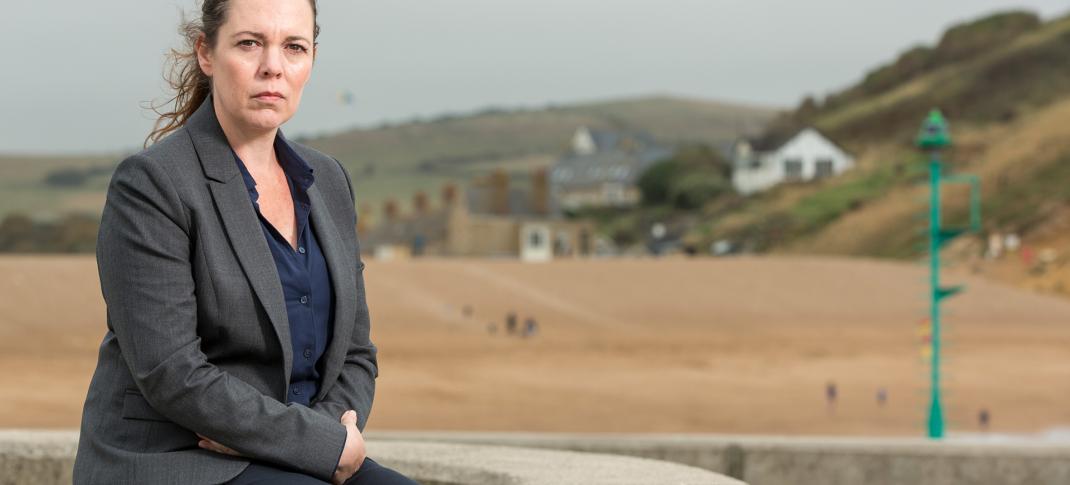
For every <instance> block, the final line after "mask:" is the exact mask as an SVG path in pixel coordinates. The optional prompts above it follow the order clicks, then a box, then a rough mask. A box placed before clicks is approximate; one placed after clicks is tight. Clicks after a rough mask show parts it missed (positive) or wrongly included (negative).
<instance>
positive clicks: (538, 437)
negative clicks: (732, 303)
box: [373, 432, 1070, 485]
mask: <svg viewBox="0 0 1070 485" xmlns="http://www.w3.org/2000/svg"><path fill="white" fill-rule="evenodd" d="M373 436H374V437H375V439H378V440H389V439H408V440H419V441H422V442H426V441H444V442H453V443H480V444H494V445H507V446H523V447H530V448H552V449H561V450H575V451H588V452H595V453H613V454H622V455H630V456H639V457H646V458H653V459H658V460H665V461H673V462H677V463H681V464H686V465H692V466H696V467H700V468H704V469H707V470H710V471H714V472H718V473H723V474H725V475H728V476H732V477H736V478H740V479H742V480H744V481H746V482H747V483H751V484H755V485H788V484H823V485H840V484H842V485H856V484H866V485H900V484H902V485H927V484H931V485H945V484H947V485H951V484H971V485H989V484H991V485H997V484H998V485H1011V484H1023V485H1024V484H1030V485H1034V484H1052V485H1055V484H1070V445H1054V444H1040V443H1038V444H1026V443H1019V444H1011V443H1002V444H1001V443H956V442H953V441H952V442H939V443H937V442H931V441H928V440H923V439H895V438H879V439H878V438H866V439H852V438H781V437H762V436H719V435H647V434H644V435H628V434H604V435H596V434H527V433H428V432H391V433H375V434H373Z"/></svg>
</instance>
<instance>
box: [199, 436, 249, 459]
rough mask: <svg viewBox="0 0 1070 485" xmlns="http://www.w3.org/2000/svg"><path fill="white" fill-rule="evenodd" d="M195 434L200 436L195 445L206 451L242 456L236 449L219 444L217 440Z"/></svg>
mask: <svg viewBox="0 0 1070 485" xmlns="http://www.w3.org/2000/svg"><path fill="white" fill-rule="evenodd" d="M197 436H198V437H200V438H201V441H199V442H197V446H200V447H201V448H204V449H206V450H208V451H214V452H216V453H222V454H224V455H232V456H244V455H242V454H241V453H238V452H237V451H234V450H232V449H230V448H227V447H226V446H223V445H221V444H219V443H218V442H217V441H214V440H211V439H208V438H206V437H205V436H204V435H202V434H200V433H197Z"/></svg>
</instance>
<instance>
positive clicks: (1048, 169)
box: [690, 18, 1070, 258]
mask: <svg viewBox="0 0 1070 485" xmlns="http://www.w3.org/2000/svg"><path fill="white" fill-rule="evenodd" d="M980 23H983V21H982V22H980ZM1004 40H1006V39H1004ZM1068 54H1070V18H1063V19H1057V20H1055V21H1052V22H1050V23H1048V24H1045V25H1042V26H1039V27H1037V28H1034V29H1029V30H1028V31H1026V32H1024V33H1021V34H1020V35H1017V36H1016V37H1014V38H1013V39H1011V40H1006V41H1005V42H1003V43H1002V44H1001V45H1000V47H998V48H992V49H986V50H984V51H983V52H979V53H977V54H976V55H973V56H970V57H968V58H965V59H961V60H959V61H957V62H951V63H948V64H946V65H942V66H934V67H933V68H930V69H929V70H927V71H926V72H924V73H921V74H919V75H916V76H912V77H909V78H907V79H905V80H904V81H903V82H901V83H899V84H897V85H894V86H890V87H888V88H887V89H884V90H882V91H881V92H878V93H874V94H872V95H869V96H859V95H857V92H858V91H860V88H858V87H856V88H852V90H851V91H853V93H852V96H845V97H848V98H850V99H851V101H850V102H849V103H842V102H841V103H838V104H837V103H830V106H826V107H824V108H823V109H820V110H818V111H817V112H816V113H810V114H809V116H808V118H809V119H808V121H809V122H811V123H813V124H815V125H817V126H818V127H819V128H820V129H822V130H823V131H825V132H826V133H829V134H831V136H832V137H833V138H835V139H836V140H837V141H839V142H840V143H842V144H844V145H845V146H847V147H848V148H849V149H850V150H853V151H854V152H855V154H856V155H857V156H858V161H859V166H858V167H857V168H856V169H855V170H853V171H851V172H849V173H847V174H845V175H844V176H842V177H839V178H836V179H833V180H828V181H824V182H820V183H814V184H803V185H794V186H785V187H780V188H778V189H776V190H773V191H771V192H769V193H766V194H763V195H761V196H758V197H754V198H751V199H748V200H746V201H745V202H743V203H742V207H741V208H740V209H738V210H734V211H731V212H729V213H722V212H718V209H719V208H718V207H710V208H708V211H709V212H708V216H709V219H708V220H707V223H706V224H704V225H702V226H700V227H699V228H698V229H697V230H696V231H694V233H693V234H691V236H690V237H691V238H692V239H693V240H695V241H696V242H700V243H708V242H709V241H712V240H715V239H718V238H722V237H729V238H735V239H744V240H746V241H748V242H749V244H750V246H751V247H752V248H753V249H756V250H765V251H774V252H807V253H834V254H853V255H867V256H886V257H908V258H909V257H913V256H916V255H918V254H920V252H919V250H918V243H920V242H921V240H920V237H919V232H920V230H921V229H923V228H924V221H923V220H921V219H919V218H918V216H919V215H921V214H924V212H923V211H924V208H925V205H924V204H925V199H924V197H925V194H926V192H927V187H926V186H919V185H918V183H919V182H923V181H924V180H925V179H924V176H925V175H924V170H925V168H924V165H923V164H922V158H921V156H920V155H919V154H918V153H917V152H916V151H915V150H914V149H913V147H912V146H911V143H910V142H911V138H912V135H913V134H914V133H915V131H916V130H917V127H918V126H919V124H920V122H921V120H922V119H923V117H924V115H925V112H926V111H927V110H928V109H929V108H931V107H934V106H939V107H941V108H944V109H945V111H948V112H949V116H950V118H951V122H952V129H953V134H954V136H955V142H956V148H955V149H954V150H952V151H951V152H950V153H949V154H948V155H949V156H948V158H949V159H950V160H951V161H952V162H951V163H950V170H951V171H958V172H970V173H975V174H978V175H980V176H981V178H982V192H983V193H984V194H985V202H984V205H985V212H986V214H987V215H986V218H985V221H986V228H987V229H994V228H999V229H1004V230H1015V231H1019V232H1027V231H1029V230H1030V229H1031V228H1037V227H1040V226H1042V225H1043V224H1044V220H1045V218H1046V217H1048V215H1050V214H1051V213H1053V211H1058V210H1059V207H1061V205H1060V204H1062V202H1061V201H1062V200H1064V199H1065V194H1066V193H1067V190H1066V189H1064V188H1063V187H1061V186H1060V184H1058V183H1052V182H1051V181H1052V179H1053V178H1054V179H1057V178H1058V177H1059V174H1061V173H1063V171H1064V170H1065V165H1066V164H1067V163H1070V158H1068V156H1067V154H1070V137H1068V136H1066V134H1067V132H1066V130H1065V127H1066V126H1070V63H1066V62H1065V58H1066V56H1067V55H1068ZM1060 57H1061V58H1062V60H1060V61H1059V62H1056V59H1058V58H1060ZM1063 180H1065V178H1064V179H1063ZM1012 193H1013V194H1020V196H1018V197H1010V196H1008V194H1012ZM966 200H967V197H966V195H965V194H964V193H962V192H961V191H954V190H952V191H950V192H949V194H948V197H947V201H946V202H947V205H946V210H945V214H946V217H947V218H948V220H949V221H961V220H964V219H965V214H964V210H965V202H966Z"/></svg>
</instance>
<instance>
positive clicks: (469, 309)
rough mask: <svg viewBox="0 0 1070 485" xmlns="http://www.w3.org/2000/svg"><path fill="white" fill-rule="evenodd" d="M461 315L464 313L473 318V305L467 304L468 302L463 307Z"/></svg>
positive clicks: (465, 315) (466, 316)
mask: <svg viewBox="0 0 1070 485" xmlns="http://www.w3.org/2000/svg"><path fill="white" fill-rule="evenodd" d="M461 315H464V317H465V318H471V317H472V305H467V304H466V305H465V306H463V307H461Z"/></svg>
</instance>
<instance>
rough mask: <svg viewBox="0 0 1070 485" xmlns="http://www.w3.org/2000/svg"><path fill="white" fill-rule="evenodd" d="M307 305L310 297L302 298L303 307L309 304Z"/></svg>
mask: <svg viewBox="0 0 1070 485" xmlns="http://www.w3.org/2000/svg"><path fill="white" fill-rule="evenodd" d="M307 303H308V296H302V297H301V304H302V305H305V304H307Z"/></svg>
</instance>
